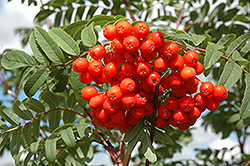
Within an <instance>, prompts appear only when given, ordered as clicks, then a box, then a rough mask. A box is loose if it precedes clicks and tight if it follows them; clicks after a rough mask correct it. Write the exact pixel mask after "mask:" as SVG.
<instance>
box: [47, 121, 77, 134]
mask: <svg viewBox="0 0 250 166" xmlns="http://www.w3.org/2000/svg"><path fill="white" fill-rule="evenodd" d="M73 126H74V123H66V124H64V125H62V126H58V127H57V128H56V129H55V130H53V132H52V135H53V134H56V135H57V134H58V133H59V132H60V131H61V130H64V129H67V128H68V127H73Z"/></svg>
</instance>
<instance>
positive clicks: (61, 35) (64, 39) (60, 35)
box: [49, 28, 80, 55]
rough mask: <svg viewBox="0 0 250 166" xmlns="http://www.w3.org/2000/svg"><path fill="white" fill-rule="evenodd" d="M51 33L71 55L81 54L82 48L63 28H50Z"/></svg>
mask: <svg viewBox="0 0 250 166" xmlns="http://www.w3.org/2000/svg"><path fill="white" fill-rule="evenodd" d="M49 34H50V35H51V37H52V38H53V39H54V40H55V41H56V42H57V44H58V45H59V46H60V47H61V48H62V49H63V50H64V51H65V52H66V53H68V54H70V55H79V54H80V49H79V47H78V45H77V43H76V42H75V40H74V39H73V38H72V37H71V36H70V35H68V34H67V33H66V32H65V31H64V30H62V29H61V28H53V29H50V30H49Z"/></svg>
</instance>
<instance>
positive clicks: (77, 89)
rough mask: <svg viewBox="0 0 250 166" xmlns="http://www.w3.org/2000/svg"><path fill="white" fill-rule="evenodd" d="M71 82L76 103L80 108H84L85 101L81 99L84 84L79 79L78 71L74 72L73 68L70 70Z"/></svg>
mask: <svg viewBox="0 0 250 166" xmlns="http://www.w3.org/2000/svg"><path fill="white" fill-rule="evenodd" d="M71 84H72V89H73V91H74V95H75V98H76V100H77V102H78V104H79V105H80V106H81V107H82V108H85V105H86V101H85V100H83V98H82V96H81V90H82V88H83V86H84V85H83V84H82V83H81V82H80V81H79V73H77V72H75V71H74V70H73V69H72V71H71Z"/></svg>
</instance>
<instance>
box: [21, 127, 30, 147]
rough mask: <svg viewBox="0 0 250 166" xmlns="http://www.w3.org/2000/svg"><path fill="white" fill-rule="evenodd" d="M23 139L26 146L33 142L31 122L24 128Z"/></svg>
mask: <svg viewBox="0 0 250 166" xmlns="http://www.w3.org/2000/svg"><path fill="white" fill-rule="evenodd" d="M22 139H23V146H24V148H27V147H29V146H30V144H31V123H29V124H26V125H25V126H24V127H23V128H22Z"/></svg>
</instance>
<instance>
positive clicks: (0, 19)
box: [0, 0, 250, 166]
mask: <svg viewBox="0 0 250 166" xmlns="http://www.w3.org/2000/svg"><path fill="white" fill-rule="evenodd" d="M38 11H39V6H38V7H34V6H29V7H28V5H27V1H26V2H25V4H23V5H22V4H21V0H12V1H11V2H9V3H7V0H0V52H1V53H2V52H3V51H4V50H5V49H7V48H11V49H22V50H24V51H26V52H28V53H30V48H29V47H26V48H22V46H21V44H20V38H19V37H18V36H17V35H15V34H14V30H15V28H20V27H33V26H34V25H33V18H34V16H35V15H36V14H37V13H38ZM203 80H204V79H203ZM0 94H1V93H0ZM0 99H1V100H2V99H8V98H3V96H0ZM21 99H22V98H21ZM206 111H207V110H206ZM201 123H202V122H201V120H198V122H197V123H196V124H195V126H194V127H195V129H193V130H191V132H192V133H193V137H194V139H193V141H192V142H191V143H190V144H188V146H184V148H183V151H182V153H177V154H175V156H174V158H173V160H180V159H189V158H194V156H195V153H194V149H195V148H207V147H210V148H212V149H221V148H223V147H228V148H230V147H233V146H234V145H236V144H237V139H236V136H235V135H230V137H229V138H228V139H224V140H221V134H218V135H216V134H214V133H213V132H212V131H211V128H208V130H207V131H204V128H203V127H201ZM237 152H239V149H235V153H237ZM246 152H247V153H250V143H249V142H248V145H247V148H246ZM98 164H106V165H109V166H110V165H112V164H111V161H110V159H109V156H108V154H106V153H105V154H101V153H99V154H97V155H95V157H94V160H93V162H92V163H90V164H89V165H98ZM7 165H14V163H13V159H12V158H11V156H10V154H9V152H5V153H4V155H3V156H2V157H1V158H0V166H7Z"/></svg>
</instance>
